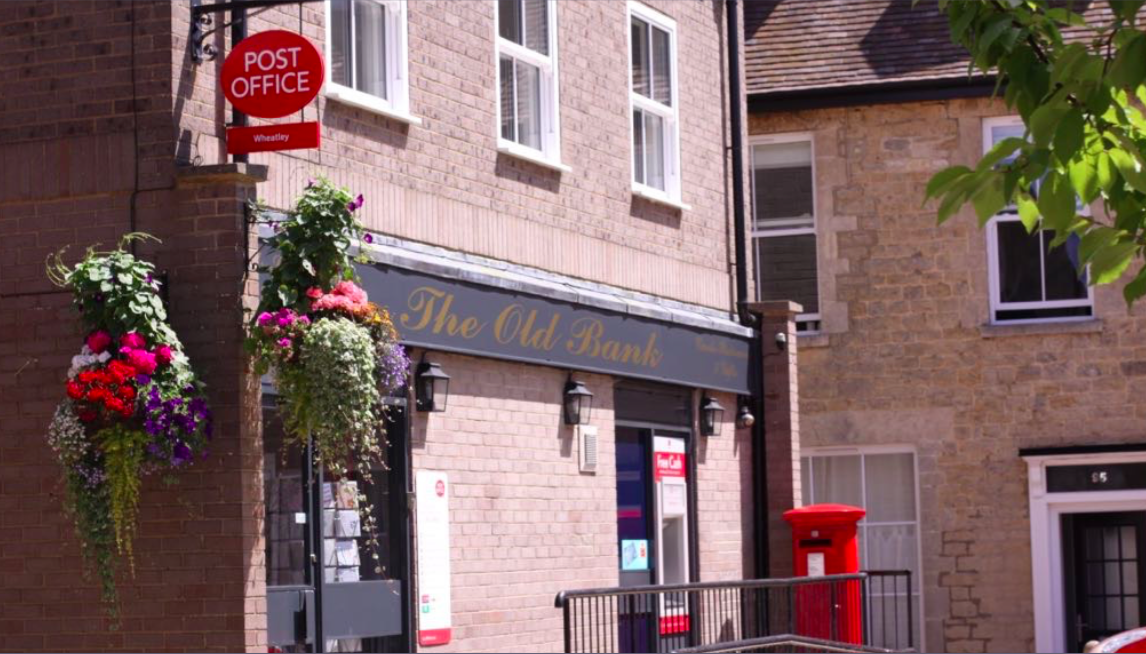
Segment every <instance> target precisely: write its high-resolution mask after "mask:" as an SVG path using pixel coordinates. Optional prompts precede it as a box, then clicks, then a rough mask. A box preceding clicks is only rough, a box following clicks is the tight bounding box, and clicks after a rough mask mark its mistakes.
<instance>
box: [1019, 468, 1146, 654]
mask: <svg viewBox="0 0 1146 654" xmlns="http://www.w3.org/2000/svg"><path fill="white" fill-rule="evenodd" d="M1022 458H1023V459H1024V460H1025V461H1026V463H1027V485H1028V490H1029V497H1030V528H1031V541H1030V542H1031V585H1032V593H1033V594H1032V599H1033V607H1034V619H1035V624H1034V628H1035V651H1036V652H1040V653H1043V652H1045V653H1054V652H1067V651H1070V650H1069V649H1068V648H1069V647H1070V645H1069V644H1068V643H1067V624H1066V595H1065V592H1066V589H1065V584H1064V583H1063V570H1064V567H1063V547H1062V545H1063V543H1062V517H1063V515H1066V514H1072V513H1121V512H1131V511H1144V512H1146V489H1141V490H1117V491H1082V492H1069V493H1050V492H1047V488H1046V469H1047V468H1050V467H1058V466H1069V465H1101V464H1117V463H1146V452H1114V453H1101V454H1097V453H1096V454H1063V455H1033V456H1024V457H1022Z"/></svg>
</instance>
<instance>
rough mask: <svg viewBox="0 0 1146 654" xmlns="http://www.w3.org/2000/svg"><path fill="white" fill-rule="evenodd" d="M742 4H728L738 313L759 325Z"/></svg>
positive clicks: (730, 1) (748, 322)
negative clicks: (748, 231)
mask: <svg viewBox="0 0 1146 654" xmlns="http://www.w3.org/2000/svg"><path fill="white" fill-rule="evenodd" d="M739 5H740V3H739V1H738V0H725V14H726V15H727V16H728V96H729V107H728V110H729V114H730V116H729V118H730V125H731V127H732V223H733V237H734V238H733V241H734V243H735V245H736V313H737V315H738V316H740V322H741V323H742V324H744V325H748V326H750V327H751V326H753V325H755V324H756V317H755V316H753V315H752V314H751V313H749V312H748V306H747V303H748V254H747V249H748V248H747V245H746V244H745V238H744V233H745V225H744V134H743V130H744V102H743V97H742V91H741V88H740V16H739V14H740V6H739Z"/></svg>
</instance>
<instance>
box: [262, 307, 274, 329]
mask: <svg viewBox="0 0 1146 654" xmlns="http://www.w3.org/2000/svg"><path fill="white" fill-rule="evenodd" d="M271 317H272V316H271V314H270V313H268V312H266V311H264V312H262V313H260V314H259V326H260V327H262V326H263V325H266V324H267V323H268V322H270V321H271Z"/></svg>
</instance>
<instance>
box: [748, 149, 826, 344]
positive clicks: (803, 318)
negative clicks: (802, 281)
mask: <svg viewBox="0 0 1146 654" xmlns="http://www.w3.org/2000/svg"><path fill="white" fill-rule="evenodd" d="M805 142H806V143H807V144H808V149H809V154H810V156H811V158H812V224H811V225H809V226H806V227H798V226H797V227H791V228H789V229H757V228H756V146H757V145H775V144H780V143H805ZM748 148H749V153H750V156H751V161H750V162H749V163H750V165H751V172H752V174H751V175H749V184H750V185H751V189H752V197H751V198H750V201H751V202H752V229H751V232H750V234H749V235H750V237H751V238H752V256H753V261H754V262H755V263H756V264H758V263H759V262H757V261H756V258H755V257H756V239H757V238H768V237H771V236H805V235H808V234H811V235H812V236H815V237H816V300H817V302H821V303H822V302H823V296H822V293H821V290H822V289H821V288H820V277H821V275H820V236H819V234H818V233H817V228H818V227H819V220H818V218H817V216H818V214H819V198H817V197H816V195H817V193H816V189H817V186H816V139H815V137H814V135H813V134H812V133H811V132H791V133H786V134H767V135H759V136H752V137H750V138H749V139H748ZM796 220H798V219H793V221H796ZM800 222H802V221H800ZM756 270H757V272H756V275H757V278H756V297H757V298H759V297H760V277H759V275H760V272H759V265H757V266H756ZM822 319H823V317H822V313H821V312H819V311H817V312H815V313H801V314H799V315H798V316H796V323H797V325H799V324H800V323H803V324H805V325H809V324H813V323H814V324H822V323H821V321H822ZM819 331H820V330H819V329H818V328H817V329H805V330H801V331H800V332H799V333H800V334H808V335H811V334H816V333H819Z"/></svg>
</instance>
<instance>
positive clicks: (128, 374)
mask: <svg viewBox="0 0 1146 654" xmlns="http://www.w3.org/2000/svg"><path fill="white" fill-rule="evenodd" d="M107 374H108V375H109V376H110V377H111V378H112V379H113V380H115V383H117V384H122V383H123V382H125V381H126V380H128V379H131V378H133V377H135V374H136V369H135V367H134V366H132V365H131V364H129V363H124V362H123V361H120V360H119V359H114V360H112V361H109V362H108V364H107Z"/></svg>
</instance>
